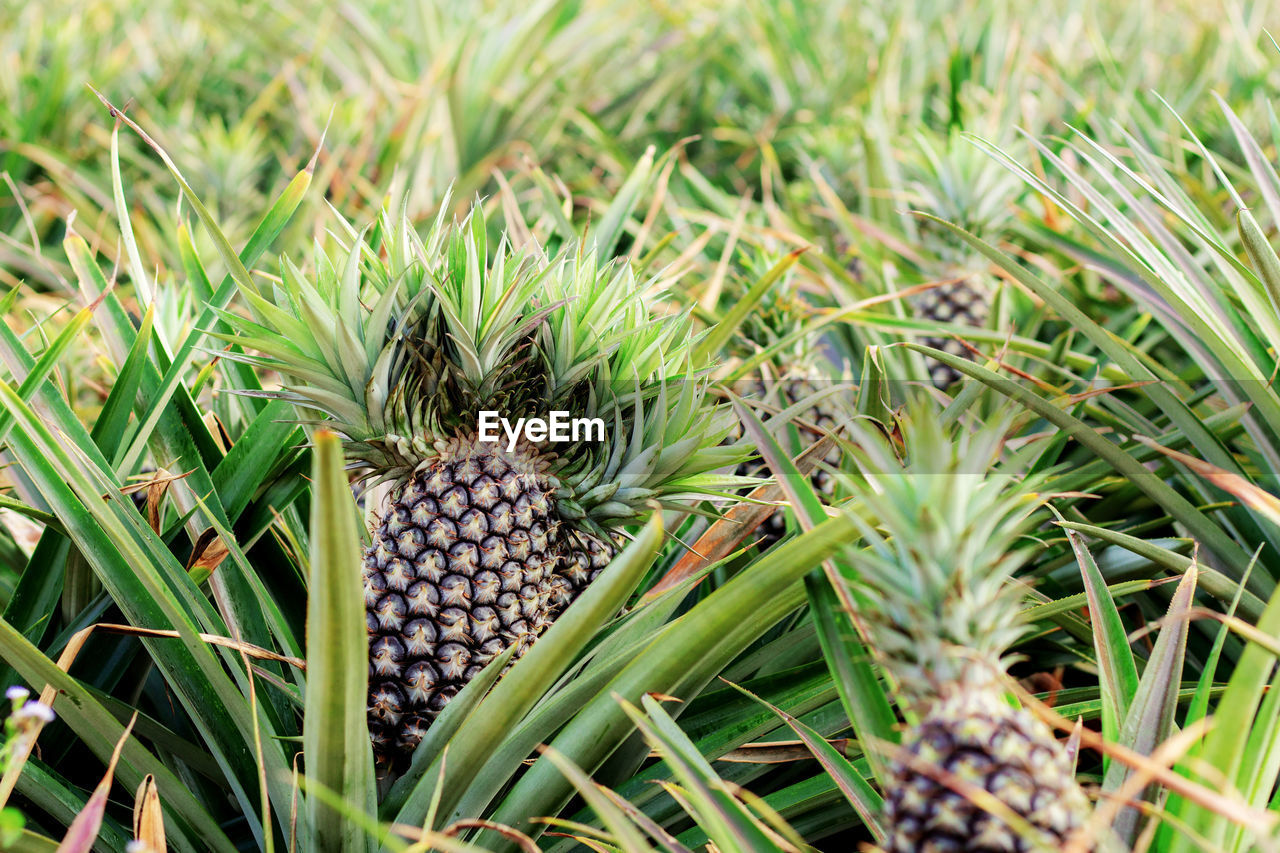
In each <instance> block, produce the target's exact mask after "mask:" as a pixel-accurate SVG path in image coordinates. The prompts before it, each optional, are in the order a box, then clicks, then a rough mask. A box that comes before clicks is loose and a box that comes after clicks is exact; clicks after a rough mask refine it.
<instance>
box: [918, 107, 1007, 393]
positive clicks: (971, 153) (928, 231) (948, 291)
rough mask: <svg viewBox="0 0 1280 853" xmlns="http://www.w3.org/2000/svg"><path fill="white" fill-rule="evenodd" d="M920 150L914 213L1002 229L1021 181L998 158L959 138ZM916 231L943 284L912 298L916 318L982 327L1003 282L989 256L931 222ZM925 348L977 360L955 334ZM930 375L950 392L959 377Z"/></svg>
mask: <svg viewBox="0 0 1280 853" xmlns="http://www.w3.org/2000/svg"><path fill="white" fill-rule="evenodd" d="M918 142H919V145H918V152H917V153H916V155H915V156H914V157H913V158H911V159H910V160H909V161H908V163H907V168H906V176H905V177H906V181H907V195H908V196H909V200H910V204H911V206H912V207H913V209H915V210H919V211H923V212H925V213H929V214H932V215H933V216H937V217H938V218H940V219H944V220H946V221H947V222H951V223H954V224H956V225H959V226H960V227H961V228H964V229H965V230H966V231H969V232H970V233H973V234H976V235H977V236H979V237H982V238H984V239H987V238H990V237H991V236H993V235H997V234H999V233H1000V232H1001V229H1002V228H1003V226H1004V224H1005V223H1006V222H1007V221H1008V219H1009V217H1010V216H1011V214H1012V212H1013V210H1014V209H1015V208H1014V204H1013V203H1014V201H1015V199H1016V197H1017V196H1018V194H1019V193H1021V192H1022V191H1023V186H1022V183H1021V182H1020V181H1019V180H1018V179H1017V177H1016V176H1015V175H1013V174H1012V173H1010V172H1009V171H1008V170H1007V169H1005V168H1004V167H1003V166H1002V165H1001V164H1000V163H999V162H998V161H996V160H995V159H994V158H992V157H991V156H990V155H989V154H987V153H986V152H985V151H983V150H982V149H981V148H979V147H978V146H977V145H975V144H973V143H972V142H971V141H969V140H966V139H962V138H960V136H959V135H958V134H957V133H954V132H948V134H947V135H946V137H945V139H944V140H938V141H933V142H931V141H929V138H928V136H927V135H926V134H924V133H923V132H922V133H920V134H919V136H918ZM911 226H914V228H915V229H916V230H917V231H918V239H919V241H920V245H921V248H922V249H924V250H925V251H927V252H929V253H930V254H931V255H932V256H933V260H932V263H930V264H929V267H928V269H927V270H926V272H927V273H928V274H929V275H930V276H931V277H932V278H933V280H934V281H936V282H938V283H937V285H936V286H935V287H931V288H929V289H928V290H926V291H924V292H922V293H918V294H915V295H914V296H912V297H910V298H909V300H908V301H909V304H910V306H911V309H912V311H913V313H915V315H916V316H917V317H920V318H922V319H925V320H929V321H931V322H935V323H948V324H954V325H961V326H974V327H982V326H985V325H986V324H987V322H988V320H989V319H990V316H991V309H992V302H993V299H994V297H995V295H996V292H997V289H998V286H999V281H998V280H997V279H995V278H994V277H992V276H991V275H990V274H989V273H988V272H987V271H986V270H987V268H988V266H989V264H988V263H987V261H986V259H985V258H984V257H982V256H981V255H979V254H977V253H976V252H974V251H973V249H971V248H970V247H969V246H968V245H967V244H964V243H963V242H961V241H960V240H959V239H958V238H956V237H955V236H954V235H953V234H951V233H950V232H948V231H946V230H945V229H943V228H942V227H941V226H939V225H937V224H936V223H934V222H931V221H929V220H927V219H920V218H918V217H911V219H910V222H909V223H908V227H911ZM921 342H922V343H924V344H925V345H926V346H930V347H933V348H935V349H940V350H942V351H943V352H947V353H950V354H952V355H956V356H960V357H961V358H972V357H973V353H972V352H970V351H969V349H968V348H967V347H965V346H964V345H963V344H962V343H961V342H960V341H959V340H957V339H956V338H955V337H953V336H951V335H945V336H944V335H938V336H927V337H923V338H921ZM929 378H930V379H931V380H932V381H933V383H934V385H936V386H938V387H940V388H945V387H946V386H948V385H950V384H951V383H952V382H955V381H956V380H958V379H960V378H961V374H960V373H959V372H958V371H956V370H955V369H954V368H951V367H948V366H947V365H945V364H941V363H940V362H935V361H931V362H930V364H929Z"/></svg>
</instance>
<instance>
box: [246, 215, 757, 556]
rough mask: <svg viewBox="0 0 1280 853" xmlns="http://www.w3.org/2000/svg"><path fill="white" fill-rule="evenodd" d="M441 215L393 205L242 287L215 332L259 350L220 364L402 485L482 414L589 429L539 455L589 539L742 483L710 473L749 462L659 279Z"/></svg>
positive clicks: (473, 220)
mask: <svg viewBox="0 0 1280 853" xmlns="http://www.w3.org/2000/svg"><path fill="white" fill-rule="evenodd" d="M448 209H450V205H449V203H448V199H447V198H446V200H445V203H444V204H442V205H441V213H440V215H439V216H438V217H437V218H436V220H435V222H434V223H433V225H432V226H431V227H430V228H429V229H428V230H427V232H426V234H425V235H419V234H418V233H417V231H416V230H415V229H414V227H413V226H412V224H411V222H410V221H409V219H408V217H407V216H406V215H405V214H404V213H403V212H401V214H400V215H398V216H395V215H392V214H391V213H390V212H389V211H387V210H384V211H383V212H382V214H381V215H380V217H379V219H378V221H377V222H376V223H375V224H374V225H373V226H372V227H371V228H369V229H366V230H364V231H357V230H356V229H354V228H353V227H352V226H350V225H349V224H347V223H345V222H344V223H342V227H343V231H342V233H340V234H338V235H336V237H337V242H338V244H339V248H338V251H336V252H326V251H325V250H324V249H323V248H321V247H320V246H319V245H318V246H317V250H316V254H315V259H314V264H313V266H314V272H312V273H311V274H307V273H304V272H303V271H302V270H300V269H299V268H298V267H297V266H295V265H294V263H293V262H292V261H290V260H289V259H288V258H285V259H283V260H282V262H281V276H280V279H279V282H278V284H276V285H275V286H274V287H273V288H272V290H271V292H270V293H265V292H261V291H245V292H244V297H245V299H246V302H247V304H248V307H249V308H250V310H251V311H252V313H253V318H252V319H246V318H243V317H241V316H239V315H236V314H232V313H229V312H224V313H223V314H222V315H221V316H222V317H223V319H225V320H226V322H227V323H228V325H230V326H231V328H233V329H234V330H236V331H237V332H238V334H237V335H234V336H231V335H222V336H221V337H223V338H224V339H225V340H229V341H233V342H235V343H237V344H240V345H241V346H243V347H244V348H245V349H247V350H253V351H256V353H257V354H248V353H229V354H228V357H231V358H236V359H239V360H242V361H246V362H249V363H252V364H255V365H258V366H260V367H264V368H267V369H271V370H276V371H279V372H280V373H281V374H283V375H284V376H285V377H286V383H285V385H284V387H283V388H282V389H281V390H279V391H273V392H265V393H267V394H269V395H270V396H274V397H278V398H282V399H286V400H291V401H293V402H294V403H296V404H297V405H299V406H300V407H303V408H304V409H310V410H313V411H315V412H318V413H320V414H321V415H322V416H323V418H322V422H324V423H325V424H326V425H327V426H328V427H329V428H330V429H334V430H336V431H339V432H340V433H342V434H343V435H344V436H345V438H346V451H347V457H348V460H349V461H350V463H351V464H352V466H353V467H354V468H357V469H359V470H361V471H362V472H363V473H364V475H365V476H366V477H367V478H368V479H370V480H373V481H385V480H392V481H396V480H402V479H404V478H406V477H408V476H409V475H410V474H411V473H412V472H413V471H414V470H415V469H416V468H417V467H418V466H419V465H420V464H421V463H422V462H423V461H425V460H427V459H430V458H431V457H433V456H434V455H435V454H436V452H437V447H438V446H439V445H440V443H441V442H444V441H447V440H449V439H450V438H453V437H456V436H459V435H465V434H468V433H473V432H475V431H476V428H477V419H478V413H479V411H480V410H494V411H498V412H499V413H500V414H501V415H502V416H504V417H508V418H516V417H525V416H532V415H542V414H544V413H546V412H548V411H551V410H567V411H570V412H572V413H573V415H574V416H575V417H585V418H600V419H601V420H603V421H604V422H605V425H606V428H605V440H604V441H603V442H600V443H575V444H573V445H569V446H567V447H566V446H560V445H556V446H550V445H539V446H536V448H535V449H536V450H537V451H539V452H540V453H542V454H544V455H545V457H546V459H547V461H548V464H547V471H548V473H549V475H550V476H551V477H553V478H554V479H555V481H556V485H557V506H558V509H559V512H560V514H561V515H562V517H564V518H566V519H567V520H570V521H577V522H578V523H579V524H580V525H581V526H583V527H585V528H586V529H589V530H592V531H593V532H596V533H603V532H605V531H606V530H607V529H608V528H610V527H614V526H617V525H619V524H622V523H626V522H627V521H628V520H631V519H633V518H634V517H635V516H636V515H638V514H639V513H640V512H641V504H643V503H645V502H649V501H657V502H658V503H659V504H662V505H672V506H673V505H675V504H677V503H678V502H681V501H687V500H691V499H700V498H708V497H711V498H714V497H719V496H720V495H721V494H722V492H721V491H720V490H723V489H731V488H734V487H735V486H738V485H740V484H739V482H738V481H739V480H741V479H742V478H736V477H732V476H727V475H718V474H716V473H714V472H715V471H717V470H718V469H724V468H731V467H732V466H733V465H735V464H737V463H738V462H739V461H741V459H742V458H744V457H745V456H747V455H748V453H747V452H746V451H744V450H743V449H739V448H736V447H731V446H725V447H722V446H719V445H720V441H721V439H723V438H724V437H725V436H726V435H727V434H728V433H729V431H730V429H731V427H732V425H733V416H732V414H731V413H730V412H729V411H728V410H727V409H726V408H725V407H723V406H717V405H715V404H714V403H713V401H712V398H711V397H710V395H708V393H707V390H708V385H709V381H710V380H709V377H708V375H707V373H708V371H707V368H708V365H701V364H696V363H694V356H693V353H694V351H695V349H694V345H695V343H696V338H695V337H694V336H693V335H692V333H691V325H692V324H691V320H690V317H689V316H688V315H687V314H678V315H657V314H655V313H654V312H652V311H651V310H650V307H649V305H648V304H647V301H646V295H647V294H649V293H653V292H660V290H661V287H662V284H663V283H662V282H661V281H650V282H646V283H643V284H642V283H640V282H638V281H637V280H636V276H635V274H634V272H633V271H632V269H631V268H630V266H628V265H627V264H625V263H613V264H607V263H605V264H602V263H600V261H599V259H598V258H597V257H596V255H595V254H594V253H593V252H588V251H586V250H584V249H583V248H582V247H581V246H570V247H567V248H566V249H564V250H562V251H561V252H559V253H558V254H557V255H556V256H555V257H548V256H547V255H546V254H545V253H544V252H542V250H541V249H540V248H538V247H536V246H526V247H522V248H517V247H515V246H513V245H512V244H511V243H510V241H509V240H508V239H507V238H506V236H505V235H504V236H503V237H501V238H500V239H499V240H498V242H497V245H496V246H493V247H492V252H490V246H489V232H488V229H487V226H486V223H485V219H484V215H483V211H482V210H481V209H480V207H479V205H476V206H474V207H473V209H472V210H471V212H470V213H469V214H468V215H467V216H466V217H465V218H463V219H462V220H461V221H454V220H450V219H448V218H447V217H446V213H445V212H444V211H446V210H448ZM316 422H317V421H312V422H311V423H316Z"/></svg>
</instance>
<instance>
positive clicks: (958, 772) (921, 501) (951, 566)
mask: <svg viewBox="0 0 1280 853" xmlns="http://www.w3.org/2000/svg"><path fill="white" fill-rule="evenodd" d="M898 429H899V432H900V434H901V436H902V438H903V441H904V443H905V452H906V461H905V464H904V463H903V462H901V461H900V460H899V459H898V458H897V455H896V453H895V450H894V448H893V447H892V446H891V445H890V444H889V443H888V442H887V441H886V440H885V439H884V437H883V436H882V435H881V434H879V433H875V434H872V433H870V432H867V433H866V434H865V435H863V436H862V440H861V445H862V447H863V448H864V450H865V451H866V453H867V456H866V460H865V462H864V463H863V464H862V469H863V473H864V476H865V479H864V480H862V481H860V482H858V483H856V484H853V485H852V488H853V489H854V491H855V495H856V499H857V500H858V501H860V502H861V504H862V505H863V506H864V507H865V508H866V510H867V512H868V515H867V517H869V518H874V519H875V523H874V524H869V523H867V522H866V521H864V520H862V519H858V520H857V523H858V524H859V526H860V527H862V528H863V534H864V537H865V541H866V543H867V545H868V547H866V548H865V549H862V550H860V551H858V552H856V555H855V567H856V569H857V570H858V572H859V575H860V580H861V582H862V584H863V586H864V589H865V592H866V594H867V596H868V598H869V600H870V601H871V603H872V606H870V607H868V608H867V610H866V612H865V613H864V617H865V621H866V626H867V629H868V630H869V632H870V635H871V641H872V643H871V645H872V646H873V647H874V648H875V649H876V650H877V651H878V653H879V654H880V655H881V656H882V659H881V662H882V665H883V666H884V668H885V670H886V671H887V673H888V675H889V676H890V679H891V681H892V683H893V684H895V685H896V689H897V692H898V694H899V697H900V700H901V705H902V707H903V708H904V709H905V710H907V712H908V713H909V716H910V719H913V720H914V722H913V723H912V724H911V725H910V727H909V728H908V730H907V731H906V733H905V735H904V737H903V743H902V747H901V751H900V752H894V751H891V752H889V753H888V754H887V755H886V757H885V758H886V761H887V763H888V765H889V779H890V782H889V783H888V784H887V785H886V791H885V809H886V818H887V824H888V831H889V834H888V839H887V842H886V848H887V849H888V850H889V851H891V853H907V851H913V852H915V853H920V852H921V851H1023V850H1031V849H1035V848H1034V847H1033V846H1032V842H1031V840H1030V839H1029V838H1028V837H1027V836H1025V835H1023V834H1022V833H1020V832H1018V831H1017V830H1015V829H1014V828H1013V827H1012V826H1011V825H1010V824H1009V823H1008V822H1006V821H1005V820H1004V819H1003V818H1002V817H1000V816H999V815H997V814H994V813H992V812H990V811H989V810H987V809H985V808H984V807H983V806H982V805H981V804H979V803H975V802H974V801H973V800H971V799H970V797H968V796H966V795H965V793H962V792H959V791H957V790H954V789H953V788H952V787H951V786H950V785H949V784H948V780H949V779H956V780H959V781H960V782H962V783H965V784H968V785H973V786H977V787H978V788H981V789H983V790H985V791H986V792H987V793H989V794H991V795H993V796H994V797H995V798H996V799H997V800H999V801H1000V802H1001V803H1002V804H1004V806H1006V807H1007V808H1008V809H1011V810H1012V811H1013V812H1014V813H1015V814H1017V815H1018V816H1019V817H1020V818H1022V819H1023V820H1025V821H1026V823H1027V824H1029V825H1030V827H1031V828H1032V829H1033V830H1034V831H1035V832H1033V833H1032V835H1034V834H1036V833H1038V834H1039V835H1040V836H1041V839H1040V840H1041V841H1050V842H1054V843H1057V842H1061V841H1063V840H1065V839H1066V838H1067V837H1068V836H1069V835H1070V834H1071V833H1072V831H1073V830H1075V829H1077V828H1078V827H1080V826H1081V825H1082V823H1083V822H1084V819H1085V817H1086V815H1087V813H1088V803H1087V801H1086V799H1085V796H1084V794H1083V792H1082V791H1081V789H1080V787H1079V786H1078V785H1077V783H1076V781H1075V778H1074V774H1073V767H1072V762H1071V761H1070V760H1069V758H1068V757H1067V755H1066V754H1065V752H1064V751H1063V749H1062V748H1061V746H1060V745H1059V743H1058V742H1057V741H1056V740H1055V739H1054V737H1053V734H1052V732H1051V731H1050V730H1049V728H1048V727H1047V726H1046V725H1045V724H1044V723H1042V722H1040V721H1039V720H1038V719H1037V718H1035V717H1033V716H1032V715H1031V714H1030V713H1029V712H1027V711H1026V710H1024V709H1021V708H1016V707H1014V706H1013V705H1011V704H1010V703H1009V701H1008V698H1007V695H1006V694H1007V691H1006V688H1005V685H1004V683H1003V682H1004V680H1005V668H1006V665H1007V664H1006V661H1005V659H1004V655H1005V653H1006V652H1007V650H1008V648H1009V647H1010V645H1011V644H1012V643H1013V642H1015V641H1016V640H1017V639H1018V638H1019V637H1020V636H1021V635H1022V633H1023V632H1024V630H1025V626H1024V625H1023V623H1022V622H1021V621H1020V620H1019V607H1020V601H1021V599H1022V597H1023V594H1024V592H1023V589H1022V588H1021V587H1020V585H1019V584H1017V583H1015V582H1013V581H1011V575H1012V574H1013V572H1014V571H1015V570H1016V569H1017V568H1018V567H1019V566H1021V565H1022V564H1023V563H1024V562H1025V560H1026V557H1027V549H1026V546H1025V544H1024V542H1023V541H1020V540H1022V539H1023V538H1024V536H1025V534H1026V533H1027V532H1028V531H1029V530H1030V529H1031V527H1032V526H1033V525H1032V523H1031V521H1032V514H1033V512H1034V511H1035V509H1037V507H1038V506H1039V501H1038V499H1037V497H1036V495H1035V494H1034V493H1033V492H1032V491H1031V490H1030V488H1029V487H1028V486H1027V485H1025V484H1024V483H1023V482H1021V481H1020V480H1019V479H1018V478H1016V477H1014V476H1012V475H1006V474H1000V473H993V472H992V469H993V467H994V466H995V465H996V463H997V461H998V459H999V456H1000V454H1001V449H1002V445H1003V442H1004V436H1005V425H1004V424H996V425H995V426H986V427H983V428H981V429H979V430H978V431H975V432H968V431H964V430H963V429H962V430H961V431H960V432H959V433H958V435H957V436H956V437H955V438H954V439H953V438H952V437H951V436H949V435H948V434H947V431H946V428H944V427H943V426H942V425H941V422H940V418H939V416H938V414H937V413H936V412H935V411H934V410H932V409H928V410H921V409H917V410H916V411H914V412H911V413H909V414H908V415H907V416H906V417H904V418H901V419H899V421H898ZM930 771H932V772H930ZM939 774H942V775H939Z"/></svg>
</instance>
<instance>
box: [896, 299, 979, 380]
mask: <svg viewBox="0 0 1280 853" xmlns="http://www.w3.org/2000/svg"><path fill="white" fill-rule="evenodd" d="M911 305H912V308H913V309H914V310H915V312H916V314H917V316H919V317H922V318H923V319H926V320H929V321H931V322H934V323H955V324H959V325H964V326H975V327H981V326H985V325H986V323H987V318H988V317H989V316H990V313H991V289H990V288H989V287H988V286H987V285H986V283H984V282H983V280H982V276H979V275H969V276H964V277H962V278H960V279H958V280H956V281H954V282H950V283H948V284H943V285H939V286H938V287H934V288H931V289H929V290H926V291H925V292H923V293H920V294H917V295H916V296H915V297H914V298H912V300H911ZM921 343H923V344H924V345H925V346H928V347H933V348H934V349H940V350H942V351H943V352H945V353H949V354H950V355H954V356H959V357H960V358H968V359H971V358H973V353H971V352H970V351H969V350H968V349H967V348H966V347H965V346H964V345H963V344H961V343H960V341H958V340H956V339H955V338H953V337H950V336H947V337H926V338H923V339H922V340H921ZM961 378H962V375H961V373H960V372H959V371H958V370H956V369H955V368H954V367H951V366H949V365H946V364H943V363H942V362H938V361H932V360H930V362H929V379H930V380H931V381H932V382H933V384H934V385H935V386H937V387H938V388H946V387H947V386H948V385H950V384H951V383H953V382H957V381H959V380H960V379H961Z"/></svg>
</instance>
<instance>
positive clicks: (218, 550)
mask: <svg viewBox="0 0 1280 853" xmlns="http://www.w3.org/2000/svg"><path fill="white" fill-rule="evenodd" d="M230 553H231V549H230V548H228V547H227V543H225V542H223V541H222V537H220V536H218V534H217V532H216V531H215V530H214V529H213V528H212V527H210V528H208V529H206V530H205V531H204V532H203V533H201V534H200V536H199V538H197V539H196V544H195V547H194V548H192V549H191V560H190V562H188V563H187V572H188V573H191V572H196V571H205V572H208V573H209V574H213V572H214V570H216V569H217V568H218V566H220V565H222V561H223V560H225V559H227V556H228V555H229V554H230Z"/></svg>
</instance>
